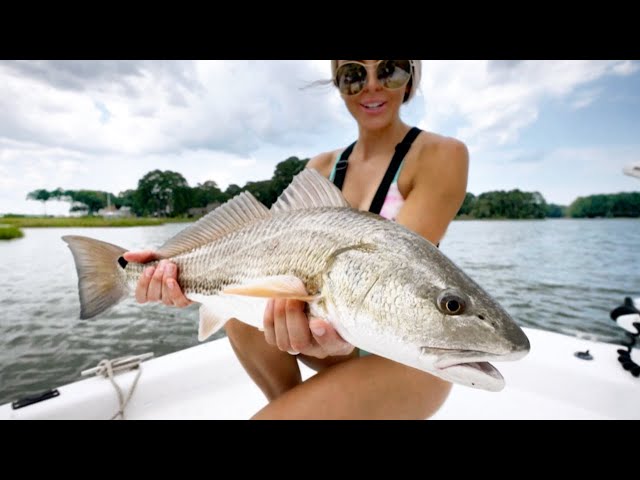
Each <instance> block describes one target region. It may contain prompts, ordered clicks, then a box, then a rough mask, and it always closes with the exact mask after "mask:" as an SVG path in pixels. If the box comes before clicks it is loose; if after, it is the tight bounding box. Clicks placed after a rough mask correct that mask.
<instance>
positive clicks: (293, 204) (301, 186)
mask: <svg viewBox="0 0 640 480" xmlns="http://www.w3.org/2000/svg"><path fill="white" fill-rule="evenodd" d="M349 206H350V205H349V202H347V201H346V200H345V198H344V196H343V195H342V192H341V191H340V189H339V188H338V187H336V186H335V185H334V184H333V183H331V181H329V180H327V179H326V178H325V177H323V176H322V175H321V174H320V173H318V171H317V170H314V169H312V168H305V169H304V170H302V171H301V172H300V173H298V174H297V175H296V176H295V177H293V180H292V181H291V183H290V184H289V186H288V187H287V188H286V189H285V190H284V192H282V195H280V197H279V198H278V201H277V202H276V203H274V204H273V206H272V207H271V211H272V212H273V213H282V212H289V211H292V210H305V209H307V208H318V207H349Z"/></svg>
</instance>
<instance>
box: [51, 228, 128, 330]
mask: <svg viewBox="0 0 640 480" xmlns="http://www.w3.org/2000/svg"><path fill="white" fill-rule="evenodd" d="M62 240H64V241H65V242H66V243H67V244H68V246H69V249H70V250H71V253H72V254H73V258H74V261H75V265H76V271H77V273H78V292H79V294H80V318H81V319H83V320H84V319H87V318H92V317H95V316H96V315H98V314H100V313H102V312H104V311H105V310H107V309H108V308H110V307H112V306H114V305H115V304H117V303H118V302H120V301H121V300H122V299H123V298H124V297H125V296H126V295H127V293H128V287H127V284H126V278H125V275H124V268H125V267H126V265H127V261H126V260H125V259H124V258H122V254H123V253H124V252H126V251H127V250H126V249H124V248H121V247H118V246H117V245H112V244H110V243H106V242H102V241H100V240H95V239H93V238H88V237H81V236H78V235H66V236H63V237H62Z"/></svg>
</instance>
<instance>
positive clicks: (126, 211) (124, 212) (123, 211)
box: [98, 205, 133, 218]
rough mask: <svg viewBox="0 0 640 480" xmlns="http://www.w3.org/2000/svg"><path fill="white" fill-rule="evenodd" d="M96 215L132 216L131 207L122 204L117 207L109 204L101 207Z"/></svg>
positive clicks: (108, 216) (109, 216)
mask: <svg viewBox="0 0 640 480" xmlns="http://www.w3.org/2000/svg"><path fill="white" fill-rule="evenodd" d="M98 215H100V216H101V217H103V218H125V217H133V213H132V212H131V207H125V206H122V207H120V208H119V209H117V208H116V207H114V206H113V205H109V206H107V207H105V208H101V209H100V210H98Z"/></svg>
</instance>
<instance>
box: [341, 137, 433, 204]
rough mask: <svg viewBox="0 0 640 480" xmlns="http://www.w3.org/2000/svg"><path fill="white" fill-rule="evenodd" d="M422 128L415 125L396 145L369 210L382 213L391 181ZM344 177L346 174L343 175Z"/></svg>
mask: <svg viewBox="0 0 640 480" xmlns="http://www.w3.org/2000/svg"><path fill="white" fill-rule="evenodd" d="M421 131H422V130H420V129H419V128H418V127H413V128H411V130H409V132H407V134H406V135H405V137H404V139H403V140H402V142H400V143H398V144H397V145H396V151H395V153H394V154H393V158H392V159H391V163H389V167H388V168H387V172H386V173H385V175H384V178H383V179H382V182H381V183H380V186H379V187H378V191H377V192H376V194H375V196H374V197H373V201H372V202H371V207H369V211H370V212H371V213H377V214H380V210H382V206H383V205H384V200H385V198H386V196H387V193H388V192H389V187H390V186H391V182H392V181H393V179H394V178H395V176H396V173H397V172H398V169H399V168H400V165H401V164H402V161H403V160H404V157H405V155H406V154H407V152H408V151H409V149H410V148H411V144H412V143H413V141H414V140H415V139H416V137H417V136H418V135H419V134H420V132H421ZM343 177H344V175H343ZM343 179H344V178H343Z"/></svg>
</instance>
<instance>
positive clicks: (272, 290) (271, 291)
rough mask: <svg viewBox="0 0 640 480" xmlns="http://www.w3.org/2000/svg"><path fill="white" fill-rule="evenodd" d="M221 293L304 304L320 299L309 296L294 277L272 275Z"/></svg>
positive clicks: (299, 281) (228, 288)
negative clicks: (294, 301) (281, 299)
mask: <svg viewBox="0 0 640 480" xmlns="http://www.w3.org/2000/svg"><path fill="white" fill-rule="evenodd" d="M222 292H223V293H225V294H228V295H246V296H249V297H263V298H288V299H295V300H302V301H305V302H310V301H313V300H317V299H318V298H319V297H320V296H319V295H310V294H309V292H307V288H306V287H305V285H304V282H303V281H302V280H300V279H299V278H298V277H296V276H294V275H274V276H271V277H264V278H259V279H255V280H251V281H249V282H246V283H243V284H241V285H234V286H231V287H227V288H225V289H224V290H223V291H222Z"/></svg>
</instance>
